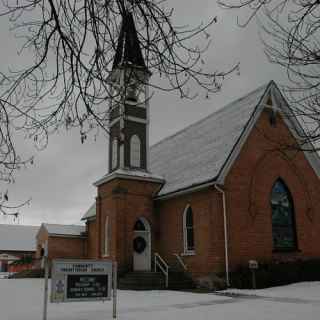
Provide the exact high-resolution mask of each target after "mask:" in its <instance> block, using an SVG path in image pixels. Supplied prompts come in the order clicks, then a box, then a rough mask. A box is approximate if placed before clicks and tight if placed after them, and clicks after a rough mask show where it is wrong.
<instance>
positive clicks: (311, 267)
mask: <svg viewBox="0 0 320 320" xmlns="http://www.w3.org/2000/svg"><path fill="white" fill-rule="evenodd" d="M255 274H256V286H257V288H267V287H274V286H280V285H286V284H290V283H293V282H301V281H319V280H320V259H310V260H296V261H290V262H272V263H261V264H259V269H257V270H255ZM230 278H231V284H232V286H233V287H236V288H241V289H245V288H252V272H251V270H250V269H249V268H248V267H247V266H239V267H238V268H237V269H236V270H235V271H234V272H232V273H231V277H230Z"/></svg>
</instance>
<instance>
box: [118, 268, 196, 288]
mask: <svg viewBox="0 0 320 320" xmlns="http://www.w3.org/2000/svg"><path fill="white" fill-rule="evenodd" d="M118 287H119V289H133V290H161V289H166V287H165V277H164V275H163V274H162V273H160V272H141V271H140V272H128V273H127V274H125V275H124V276H123V277H122V278H120V279H119V282H118ZM194 287H195V286H194V283H193V281H192V279H191V278H190V277H189V276H188V275H187V274H185V273H183V272H169V287H168V289H172V290H186V289H192V288H194Z"/></svg>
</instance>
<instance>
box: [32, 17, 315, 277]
mask: <svg viewBox="0 0 320 320" xmlns="http://www.w3.org/2000/svg"><path fill="white" fill-rule="evenodd" d="M128 74H130V75H133V76H131V79H130V83H129V84H128V85H124V84H125V82H126V78H127V77H128ZM150 77H151V73H150V72H149V70H148V68H147V66H146V64H145V61H144V58H143V55H142V52H141V50H140V47H139V42H138V37H137V33H136V29H135V26H134V21H133V18H132V16H131V15H130V14H128V15H127V16H126V17H125V18H124V21H123V23H122V28H121V32H120V36H119V40H118V48H117V51H116V55H115V58H114V63H113V69H112V74H111V76H110V78H109V83H110V87H111V89H112V90H114V92H117V90H118V92H122V93H121V94H120V95H119V96H120V97H122V96H124V99H123V100H122V101H120V102H119V101H117V103H115V104H111V105H110V114H111V116H110V122H109V129H110V138H109V170H108V173H107V174H106V175H104V176H103V177H102V178H101V179H99V180H98V181H96V182H95V183H94V185H95V186H96V188H97V196H96V199H95V203H94V204H93V205H92V207H91V208H90V209H89V210H88V211H87V212H86V214H85V215H84V217H83V220H84V221H85V223H86V227H85V230H83V232H78V233H74V234H71V237H70V236H65V235H64V234H63V232H61V234H60V236H59V234H55V235H53V236H52V237H51V238H50V235H48V236H47V237H43V236H39V237H38V254H39V250H40V249H41V247H42V246H43V239H46V240H47V241H48V244H49V256H50V257H51V258H56V257H78V258H80V257H81V258H83V257H85V258H99V259H115V260H117V261H118V266H119V272H120V274H124V273H126V272H129V271H132V270H139V271H143V270H144V271H148V270H152V268H153V263H154V258H155V256H157V257H159V256H160V257H161V258H162V259H163V261H165V262H166V263H167V264H168V266H169V267H170V266H172V265H175V264H177V263H179V264H181V265H183V266H184V267H185V268H186V269H187V271H188V272H189V273H190V274H191V275H192V277H193V278H194V279H196V278H199V277H203V276H206V275H208V274H211V273H219V274H223V275H224V276H225V277H226V279H228V275H229V272H231V271H232V270H234V269H235V268H236V267H238V266H239V265H247V264H248V261H249V260H252V259H254V260H257V261H258V262H268V261H274V260H292V259H298V258H313V257H320V246H319V242H320V212H319V210H320V197H319V194H320V181H319V174H320V160H319V157H318V155H317V153H311V152H303V151H297V150H296V149H295V148H290V147H292V146H294V145H296V142H297V139H298V137H299V136H300V135H301V134H302V130H303V129H302V128H301V126H300V125H299V123H298V122H297V120H296V118H295V117H292V116H291V117H289V116H287V115H288V114H289V112H288V103H287V102H286V100H285V99H284V97H283V96H282V94H281V92H280V90H279V88H278V87H277V85H276V84H275V83H274V82H273V81H271V82H270V83H268V84H267V85H265V86H262V87H260V88H258V89H256V90H254V91H252V92H251V93H249V94H248V95H246V96H245V97H242V98H240V99H238V100H236V101H234V102H232V103H230V104H228V105H227V106H225V107H223V108H221V109H220V110H219V111H217V112H215V113H213V114H211V115H209V116H208V117H206V118H205V119H203V120H201V121H198V122H196V123H194V124H192V125H190V126H189V127H187V128H185V129H183V130H181V131H179V132H177V133H176V134H174V135H172V136H170V137H168V138H166V139H164V140H162V141H160V142H158V143H157V144H155V145H153V146H151V147H149V140H148V135H149V133H148V132H149V102H150V101H149V99H148V86H147V85H141V83H147V82H148V79H149V78H150ZM135 80H136V81H135ZM124 88H126V89H124ZM121 90H123V91H121ZM123 92H124V93H123ZM288 146H289V147H288ZM58 229H59V228H58ZM62 229H63V228H62ZM78 231H79V230H78ZM57 233H59V231H57ZM64 236H65V238H64V241H62V240H61V238H63V237H64ZM54 237H56V238H57V237H58V238H59V239H60V241H62V242H61V252H60V253H59V248H58V249H57V246H56V245H55V240H54V239H55V238H54ZM50 239H51V240H50ZM50 241H51V242H50ZM69 242H70V247H69V246H68V243H69ZM71 242H72V245H71ZM75 243H77V245H75ZM51 247H52V248H55V249H54V253H51V249H50V248H51ZM75 247H77V248H78V249H77V250H76V249H75ZM68 248H69V249H70V250H69V249H68Z"/></svg>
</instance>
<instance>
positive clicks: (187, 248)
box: [183, 205, 194, 253]
mask: <svg viewBox="0 0 320 320" xmlns="http://www.w3.org/2000/svg"><path fill="white" fill-rule="evenodd" d="M183 242H184V253H194V233H193V213H192V209H191V207H190V206H189V205H188V206H187V207H186V209H185V210H184V213H183Z"/></svg>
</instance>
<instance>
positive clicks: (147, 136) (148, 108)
mask: <svg viewBox="0 0 320 320" xmlns="http://www.w3.org/2000/svg"><path fill="white" fill-rule="evenodd" d="M144 90H145V94H144V95H145V97H144V98H145V109H146V117H147V123H146V149H147V150H146V169H147V170H148V169H149V159H150V146H149V124H150V99H149V82H148V83H146V85H145V88H144Z"/></svg>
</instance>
